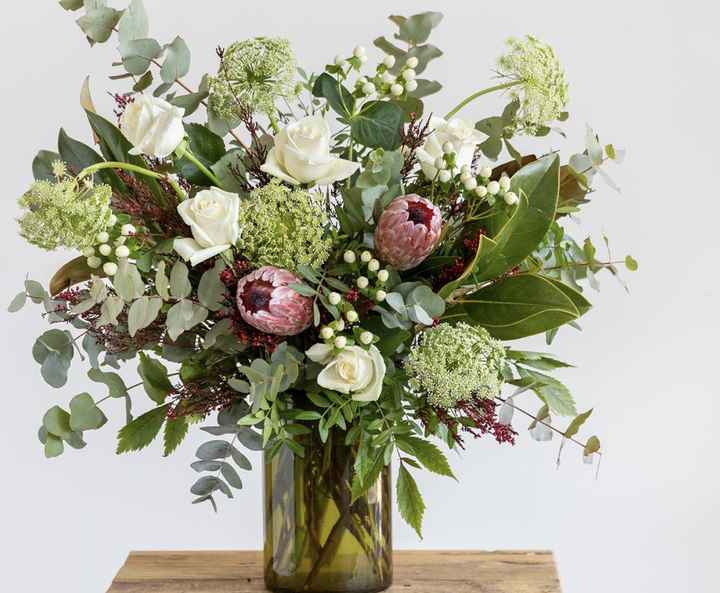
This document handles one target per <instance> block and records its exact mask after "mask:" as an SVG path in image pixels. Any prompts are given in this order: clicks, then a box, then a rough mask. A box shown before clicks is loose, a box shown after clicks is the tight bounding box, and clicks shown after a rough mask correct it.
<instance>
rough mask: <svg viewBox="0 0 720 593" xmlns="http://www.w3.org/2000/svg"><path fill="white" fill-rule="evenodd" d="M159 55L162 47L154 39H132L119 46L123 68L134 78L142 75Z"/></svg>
mask: <svg viewBox="0 0 720 593" xmlns="http://www.w3.org/2000/svg"><path fill="white" fill-rule="evenodd" d="M160 54H162V47H161V46H160V44H159V43H158V42H157V41H156V40H155V39H133V40H131V41H127V42H125V43H124V44H121V45H120V55H121V56H122V62H123V66H124V67H125V70H127V71H128V72H129V73H130V74H133V75H135V76H140V75H141V74H144V73H145V72H146V71H147V70H148V68H150V64H151V63H152V61H153V60H154V59H155V58H157V57H158V56H160Z"/></svg>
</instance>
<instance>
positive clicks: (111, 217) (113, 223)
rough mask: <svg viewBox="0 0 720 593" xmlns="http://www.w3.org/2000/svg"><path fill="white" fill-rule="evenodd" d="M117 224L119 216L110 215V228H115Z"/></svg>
mask: <svg viewBox="0 0 720 593" xmlns="http://www.w3.org/2000/svg"><path fill="white" fill-rule="evenodd" d="M116 224H117V216H115V215H114V214H111V215H110V218H108V225H109V226H115V225H116Z"/></svg>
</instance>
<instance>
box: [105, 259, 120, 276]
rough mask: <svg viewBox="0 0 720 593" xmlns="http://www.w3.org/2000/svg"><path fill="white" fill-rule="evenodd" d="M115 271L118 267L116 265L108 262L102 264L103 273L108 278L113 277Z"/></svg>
mask: <svg viewBox="0 0 720 593" xmlns="http://www.w3.org/2000/svg"><path fill="white" fill-rule="evenodd" d="M117 271H118V266H117V264H116V263H113V262H111V261H109V262H105V263H104V264H103V272H105V274H107V275H108V276H114V275H115V274H117Z"/></svg>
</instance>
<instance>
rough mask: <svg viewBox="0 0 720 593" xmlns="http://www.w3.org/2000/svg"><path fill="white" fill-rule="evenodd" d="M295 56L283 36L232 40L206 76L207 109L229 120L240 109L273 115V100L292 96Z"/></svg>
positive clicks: (293, 93) (238, 112)
mask: <svg viewBox="0 0 720 593" xmlns="http://www.w3.org/2000/svg"><path fill="white" fill-rule="evenodd" d="M295 71H296V64H295V55H294V54H293V52H292V50H291V49H290V43H289V42H288V40H287V39H280V38H270V37H257V38H255V39H246V40H245V41H239V42H237V43H233V44H232V45H231V46H230V47H228V48H227V49H226V50H225V53H224V54H223V60H222V65H221V66H220V70H219V71H218V73H217V76H215V77H213V78H211V79H210V89H209V90H210V109H211V110H212V112H213V113H214V114H215V115H216V116H217V117H219V118H220V119H222V120H225V121H232V120H235V119H237V118H239V117H240V115H241V111H242V110H243V109H247V110H249V111H258V112H262V113H266V114H268V115H271V116H273V117H274V114H275V101H277V100H278V99H283V98H285V99H290V98H292V97H294V96H295Z"/></svg>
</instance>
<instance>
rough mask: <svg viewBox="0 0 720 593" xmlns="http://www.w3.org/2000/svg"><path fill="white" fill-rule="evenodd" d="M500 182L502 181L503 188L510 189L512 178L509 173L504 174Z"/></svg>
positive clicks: (501, 187)
mask: <svg viewBox="0 0 720 593" xmlns="http://www.w3.org/2000/svg"><path fill="white" fill-rule="evenodd" d="M498 183H500V189H501V190H503V191H508V190H509V189H510V178H509V177H508V176H507V175H503V176H502V177H501V178H500V181H499V182H498Z"/></svg>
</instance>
